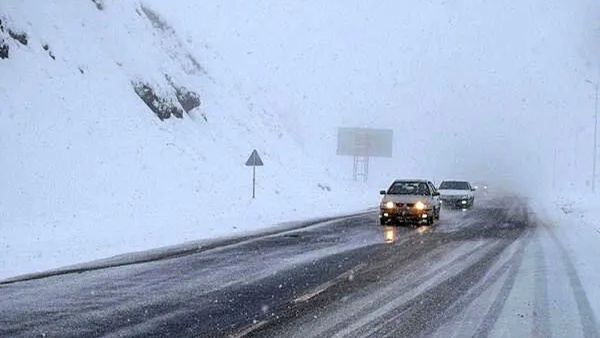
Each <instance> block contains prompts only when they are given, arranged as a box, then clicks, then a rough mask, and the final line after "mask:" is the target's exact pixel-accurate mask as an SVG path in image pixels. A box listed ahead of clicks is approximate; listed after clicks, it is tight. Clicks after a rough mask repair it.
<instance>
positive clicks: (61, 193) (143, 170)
mask: <svg viewBox="0 0 600 338" xmlns="http://www.w3.org/2000/svg"><path fill="white" fill-rule="evenodd" d="M96 4H101V5H96ZM0 20H1V21H2V26H3V27H2V30H1V31H0V40H2V41H1V42H3V43H4V44H5V45H8V47H9V55H8V58H6V59H0V74H1V76H0V158H1V159H2V165H1V167H2V173H3V179H2V180H0V278H3V277H9V276H14V275H17V274H22V273H29V272H35V271H40V270H46V269H51V268H56V267H60V266H64V265H69V264H73V263H79V262H85V261H89V260H93V259H98V258H104V257H109V256H112V255H116V254H121V253H125V252H132V251H139V250H145V249H150V248H155V247H159V246H165V245H174V244H177V243H181V242H186V241H191V240H199V239H204V238H214V237H219V236H226V235H232V234H239V233H244V232H245V231H248V230H256V229H259V228H266V227H270V226H274V225H275V224H277V223H279V222H283V221H290V220H298V219H306V218H310V217H315V216H323V215H331V214H341V213H347V212H350V211H359V210H364V209H365V208H367V207H370V206H373V205H374V204H375V203H377V202H376V201H377V195H376V192H377V189H371V190H368V189H366V187H365V186H364V185H362V184H358V183H355V182H353V181H351V180H350V179H349V175H348V173H349V172H350V170H349V169H348V168H345V169H344V171H343V174H342V170H341V169H340V168H337V167H335V166H326V167H325V166H323V165H322V164H321V163H323V161H322V160H321V159H322V158H323V157H327V156H329V157H333V156H335V147H334V145H335V139H334V138H329V139H323V140H321V145H322V146H321V147H320V148H316V149H312V148H311V149H308V148H305V147H304V146H303V144H302V143H301V142H299V141H298V139H297V137H295V135H294V134H293V133H291V132H290V130H294V128H295V127H296V125H295V124H294V123H293V121H291V122H290V121H288V120H289V116H288V115H289V114H287V112H286V111H285V110H284V109H283V108H281V107H279V106H278V105H277V104H273V103H270V102H268V101H267V100H262V99H261V98H260V97H256V96H253V95H252V93H250V92H245V90H247V89H245V88H242V87H240V86H239V85H237V84H236V80H235V79H236V76H237V78H238V79H242V78H244V74H231V73H230V71H229V70H228V68H227V65H226V64H225V63H224V61H223V60H222V58H221V57H220V56H219V55H218V53H217V52H216V51H214V50H211V49H210V48H209V47H207V46H205V45H204V44H203V43H201V42H195V41H193V39H192V38H191V37H189V36H187V37H186V36H183V35H180V34H179V32H178V31H177V30H176V29H175V28H173V27H175V26H174V25H171V23H170V22H168V21H166V20H165V19H164V18H163V17H162V16H161V14H160V13H158V12H157V11H156V10H154V9H153V8H151V7H149V6H147V5H145V4H144V3H141V2H137V1H125V2H123V1H100V0H98V1H95V2H92V1H62V0H61V1H58V0H56V1H54V0H52V1H43V2H39V1H34V0H25V1H20V0H19V1H2V2H1V3H0ZM16 34H25V35H26V40H27V41H22V42H20V41H18V39H17V38H13V37H11V35H16ZM23 42H26V44H24V43H23ZM136 83H144V84H147V85H148V86H150V87H152V88H153V90H154V91H155V92H156V93H157V94H158V95H159V96H160V97H161V98H163V99H164V100H165V101H166V102H170V103H171V104H172V105H173V106H174V107H177V108H180V109H181V108H182V107H183V105H182V104H181V103H178V100H177V96H176V92H177V90H179V89H182V88H183V89H185V90H190V91H193V92H194V93H196V94H198V95H199V97H200V100H201V105H200V106H199V107H194V108H193V109H191V110H190V111H188V112H186V113H184V114H183V116H182V118H176V117H173V116H171V118H168V119H165V120H161V119H159V118H158V117H157V115H155V114H154V113H153V112H152V111H151V110H150V109H149V107H148V106H147V105H146V104H145V103H144V102H143V101H142V99H141V98H140V97H138V95H137V94H136V92H135V90H134V84H136ZM251 90H256V89H249V90H247V91H251ZM330 136H331V137H335V136H334V133H331V135H330ZM253 149H257V150H258V152H259V154H260V156H261V157H262V159H263V161H264V163H265V165H264V166H263V167H260V168H258V169H257V198H256V199H254V200H253V199H252V198H251V194H252V170H251V169H250V168H249V167H245V166H244V163H245V162H246V159H247V158H248V156H249V155H250V153H251V152H252V150H253ZM367 191H372V193H368V192H367Z"/></svg>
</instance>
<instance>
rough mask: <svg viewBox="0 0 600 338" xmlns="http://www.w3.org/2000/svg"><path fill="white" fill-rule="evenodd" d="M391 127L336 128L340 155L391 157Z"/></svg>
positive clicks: (392, 135) (392, 134) (392, 136)
mask: <svg viewBox="0 0 600 338" xmlns="http://www.w3.org/2000/svg"><path fill="white" fill-rule="evenodd" d="M393 138H394V131H393V130H391V129H370V128H338V144H337V154H338V155H340V156H364V157H392V143H393Z"/></svg>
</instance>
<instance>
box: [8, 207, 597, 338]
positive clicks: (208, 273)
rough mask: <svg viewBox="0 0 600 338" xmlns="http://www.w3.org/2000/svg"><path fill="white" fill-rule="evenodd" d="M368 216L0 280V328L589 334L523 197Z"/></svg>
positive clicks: (555, 253) (580, 295) (560, 253)
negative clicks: (402, 216)
mask: <svg viewBox="0 0 600 338" xmlns="http://www.w3.org/2000/svg"><path fill="white" fill-rule="evenodd" d="M376 221H377V218H376V214H371V215H366V216H355V217H349V218H343V219H340V220H336V221H330V222H326V223H322V224H317V225H314V226H310V227H308V228H303V229H299V230H296V231H287V232H283V233H281V234H275V235H270V236H266V237H262V238H255V239H251V240H248V241H245V242H240V243H236V244H234V245H228V246H224V247H219V248H214V249H210V250H207V251H204V252H201V253H196V254H192V255H188V256H184V257H178V258H173V259H168V260H160V261H156V262H149V263H143V264H138V265H130V266H123V267H117V268H110V269H103V270H97V271H89V272H83V273H78V274H67V275H63V276H55V277H49V278H44V279H38V280H31V281H26V282H16V283H9V284H5V285H0V336H7V337H20V336H23V337H42V336H45V337H67V336H87V337H91V336H172V337H182V336H192V337H227V336H232V337H237V336H259V337H262V336H265V337H282V336H286V337H302V338H306V337H403V336H407V337H415V336H435V337H452V336H454V337H465V336H477V337H480V336H492V337H527V336H534V337H549V336H555V337H567V336H568V337H579V336H581V337H598V336H599V335H598V330H599V329H600V328H599V326H598V321H597V318H596V315H595V313H594V309H593V304H592V303H591V302H590V300H589V299H588V297H587V295H586V292H585V290H584V288H583V287H582V283H581V281H580V279H579V277H578V274H577V271H576V268H575V267H574V265H573V263H572V260H571V258H570V257H569V254H568V253H567V251H566V250H565V248H564V246H563V245H562V244H561V241H560V239H559V238H558V237H557V235H556V234H555V233H554V232H553V230H552V228H551V227H549V226H548V225H547V224H543V223H542V222H541V221H538V220H537V218H536V217H535V215H534V214H533V213H531V212H529V210H528V208H527V207H526V202H525V201H524V200H519V199H515V198H495V199H489V200H487V201H485V202H480V203H479V204H478V205H477V206H476V208H475V209H474V210H472V211H470V212H466V213H463V212H446V213H443V214H442V220H441V222H440V224H439V225H437V226H434V227H419V228H405V227H382V226H379V225H376V223H377V222H376Z"/></svg>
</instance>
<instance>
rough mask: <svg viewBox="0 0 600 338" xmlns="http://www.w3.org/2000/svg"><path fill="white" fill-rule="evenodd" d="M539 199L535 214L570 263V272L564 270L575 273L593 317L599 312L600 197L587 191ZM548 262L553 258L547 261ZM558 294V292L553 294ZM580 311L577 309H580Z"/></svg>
mask: <svg viewBox="0 0 600 338" xmlns="http://www.w3.org/2000/svg"><path fill="white" fill-rule="evenodd" d="M542 201H543V200H542V199H540V200H538V202H534V209H535V211H536V213H537V216H538V217H540V219H541V220H542V221H543V222H544V226H545V227H546V229H547V230H548V231H547V232H548V234H550V236H547V237H549V238H548V241H550V242H552V238H550V237H552V234H553V238H554V240H555V241H558V243H560V245H559V249H560V248H562V249H561V250H563V249H564V254H565V257H564V258H563V259H565V258H566V259H568V260H570V262H571V263H572V268H573V271H570V270H569V269H567V270H566V273H567V274H571V276H570V277H571V278H573V277H575V276H572V274H577V277H578V278H579V279H580V280H581V286H582V287H583V290H577V289H576V285H575V291H574V292H576V293H577V292H582V291H583V293H582V294H583V295H586V296H587V299H589V300H590V306H591V308H592V310H593V311H594V313H596V317H597V316H598V315H599V314H600V302H599V301H598V300H600V289H599V288H598V284H599V283H600V270H599V269H598V264H597V262H598V260H597V258H598V257H600V245H599V243H600V221H599V220H600V196H598V195H595V196H594V195H593V194H591V193H584V194H579V195H576V194H570V195H561V196H560V197H554V198H549V199H547V200H545V201H543V202H542ZM547 263H548V264H550V265H553V264H557V265H558V262H556V261H549V262H547ZM556 294H559V293H556ZM580 311H581V309H580Z"/></svg>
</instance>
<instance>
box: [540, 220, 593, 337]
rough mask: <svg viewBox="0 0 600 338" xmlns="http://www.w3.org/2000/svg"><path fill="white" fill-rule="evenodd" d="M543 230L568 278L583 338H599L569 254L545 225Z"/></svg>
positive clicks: (590, 309) (584, 293)
mask: <svg viewBox="0 0 600 338" xmlns="http://www.w3.org/2000/svg"><path fill="white" fill-rule="evenodd" d="M543 228H544V230H546V232H547V233H548V234H549V235H550V238H551V239H552V241H553V242H554V244H555V245H556V248H557V249H558V251H559V254H560V257H561V260H562V262H563V264H564V267H565V270H566V273H567V276H568V278H569V284H570V286H571V290H572V291H573V297H574V298H575V302H576V304H577V310H578V311H579V319H580V322H581V326H582V330H583V336H584V337H585V338H600V327H598V321H597V320H596V316H595V314H594V310H593V309H592V306H591V304H590V300H589V299H588V297H587V294H586V292H585V289H584V288H583V285H582V283H581V279H580V278H579V275H578V274H577V270H576V269H575V266H574V265H573V262H572V261H571V258H570V257H569V253H568V252H567V250H566V249H565V247H564V246H563V245H562V243H561V242H560V240H559V239H558V237H556V234H555V233H554V232H553V231H552V229H550V228H549V227H548V226H547V225H546V224H543Z"/></svg>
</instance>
